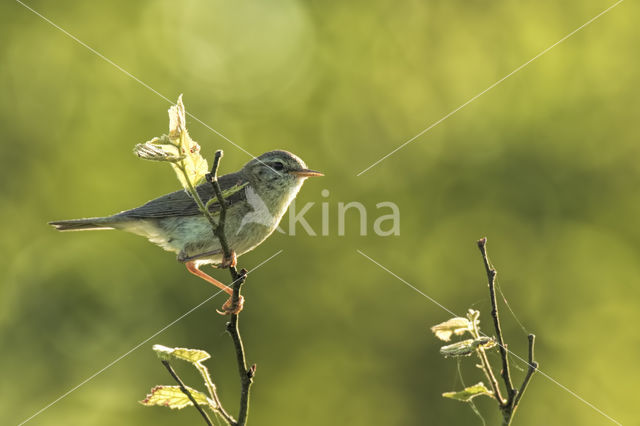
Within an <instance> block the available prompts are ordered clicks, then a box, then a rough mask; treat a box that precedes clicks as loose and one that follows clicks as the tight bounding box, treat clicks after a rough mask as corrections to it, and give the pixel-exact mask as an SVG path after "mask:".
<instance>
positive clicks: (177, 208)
mask: <svg viewBox="0 0 640 426" xmlns="http://www.w3.org/2000/svg"><path fill="white" fill-rule="evenodd" d="M218 182H219V183H220V189H221V190H222V197H223V198H224V199H225V200H226V201H227V206H231V205H233V204H235V203H237V202H241V201H245V200H246V194H245V191H244V188H245V187H246V186H247V185H248V184H249V183H248V182H247V181H246V180H245V179H243V178H242V177H241V176H240V174H239V173H230V174H227V175H224V176H221V177H220V178H219V179H218ZM196 190H197V191H198V194H199V195H200V198H201V199H202V201H203V202H204V203H205V204H206V203H207V201H209V200H210V199H211V198H212V197H215V194H214V191H213V187H212V185H211V184H210V183H209V182H205V183H203V184H200V185H198V186H197V187H196ZM219 210H220V204H219V203H218V202H217V201H216V202H213V203H211V204H210V205H209V211H211V212H217V211H219ZM197 214H200V211H199V210H198V206H197V204H196V203H195V201H194V200H193V198H191V195H189V194H188V193H187V192H186V191H185V190H180V191H176V192H172V193H170V194H166V195H163V196H162V197H158V198H156V199H154V200H151V201H149V202H147V203H146V204H144V205H142V206H140V207H137V208H135V209H131V210H126V211H123V212H120V213H118V214H117V215H115V216H116V217H131V218H162V217H169V216H193V215H197Z"/></svg>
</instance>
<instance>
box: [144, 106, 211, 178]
mask: <svg viewBox="0 0 640 426" xmlns="http://www.w3.org/2000/svg"><path fill="white" fill-rule="evenodd" d="M133 152H134V153H135V154H136V155H137V156H138V157H140V158H143V159H145V160H151V161H165V162H169V163H171V167H173V170H174V171H175V172H176V175H177V176H178V180H179V181H180V183H181V184H182V186H183V188H185V189H189V187H190V185H193V186H197V185H198V184H200V183H202V182H203V181H204V178H205V175H206V174H207V173H209V165H208V164H207V160H205V159H204V158H203V157H202V155H200V145H198V144H197V143H196V142H195V141H194V140H193V139H191V137H190V136H189V132H188V131H187V126H186V111H185V108H184V104H183V103H182V95H180V97H179V98H178V102H177V103H176V104H175V105H172V106H171V107H170V108H169V134H168V135H162V136H160V137H156V138H153V139H151V140H150V141H148V142H145V143H143V144H137V145H136V146H135V147H134V149H133ZM187 179H188V181H187Z"/></svg>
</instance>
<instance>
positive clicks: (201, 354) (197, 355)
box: [153, 345, 211, 364]
mask: <svg viewBox="0 0 640 426" xmlns="http://www.w3.org/2000/svg"><path fill="white" fill-rule="evenodd" d="M153 350H154V351H155V353H156V355H158V358H160V359H161V360H163V361H171V360H172V359H181V360H183V361H187V362H190V363H192V364H195V363H199V362H201V361H205V360H207V359H209V358H211V355H209V354H208V353H207V352H205V351H203V350H201V349H188V348H169V347H167V346H163V345H153Z"/></svg>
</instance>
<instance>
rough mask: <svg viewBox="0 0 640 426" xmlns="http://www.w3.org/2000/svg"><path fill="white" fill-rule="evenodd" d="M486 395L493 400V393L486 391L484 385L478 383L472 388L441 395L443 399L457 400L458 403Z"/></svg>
mask: <svg viewBox="0 0 640 426" xmlns="http://www.w3.org/2000/svg"><path fill="white" fill-rule="evenodd" d="M480 395H486V396H489V397H491V398H493V392H492V391H490V390H489V389H487V387H486V386H485V385H484V383H482V382H480V383H478V384H475V385H473V386H469V387H467V388H464V390H461V391H459V392H445V393H443V394H442V396H444V397H445V398H451V399H457V400H458V401H463V402H469V401H471V400H472V399H473V398H475V397H476V396H480Z"/></svg>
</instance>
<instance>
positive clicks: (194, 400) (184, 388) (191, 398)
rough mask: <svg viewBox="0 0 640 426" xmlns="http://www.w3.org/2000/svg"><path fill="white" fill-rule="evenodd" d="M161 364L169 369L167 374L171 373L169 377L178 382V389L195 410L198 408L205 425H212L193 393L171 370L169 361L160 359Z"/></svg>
mask: <svg viewBox="0 0 640 426" xmlns="http://www.w3.org/2000/svg"><path fill="white" fill-rule="evenodd" d="M162 365H164V366H165V367H166V369H167V370H168V371H169V374H171V377H173V379H174V380H175V381H176V382H177V383H178V386H180V390H181V391H182V393H184V394H185V395H187V398H189V400H190V401H191V403H192V404H193V406H194V407H196V410H198V412H199V413H200V414H201V415H202V418H203V419H204V421H205V422H206V423H207V425H209V426H213V424H212V423H211V419H210V418H209V416H208V415H207V413H205V412H204V410H203V409H202V407H200V404H198V402H197V401H196V399H195V398H194V397H193V395H191V392H189V389H187V387H186V386H185V385H184V383H183V382H182V380H181V379H180V377H178V374H176V372H175V371H174V370H173V367H171V364H169V361H165V360H162Z"/></svg>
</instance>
